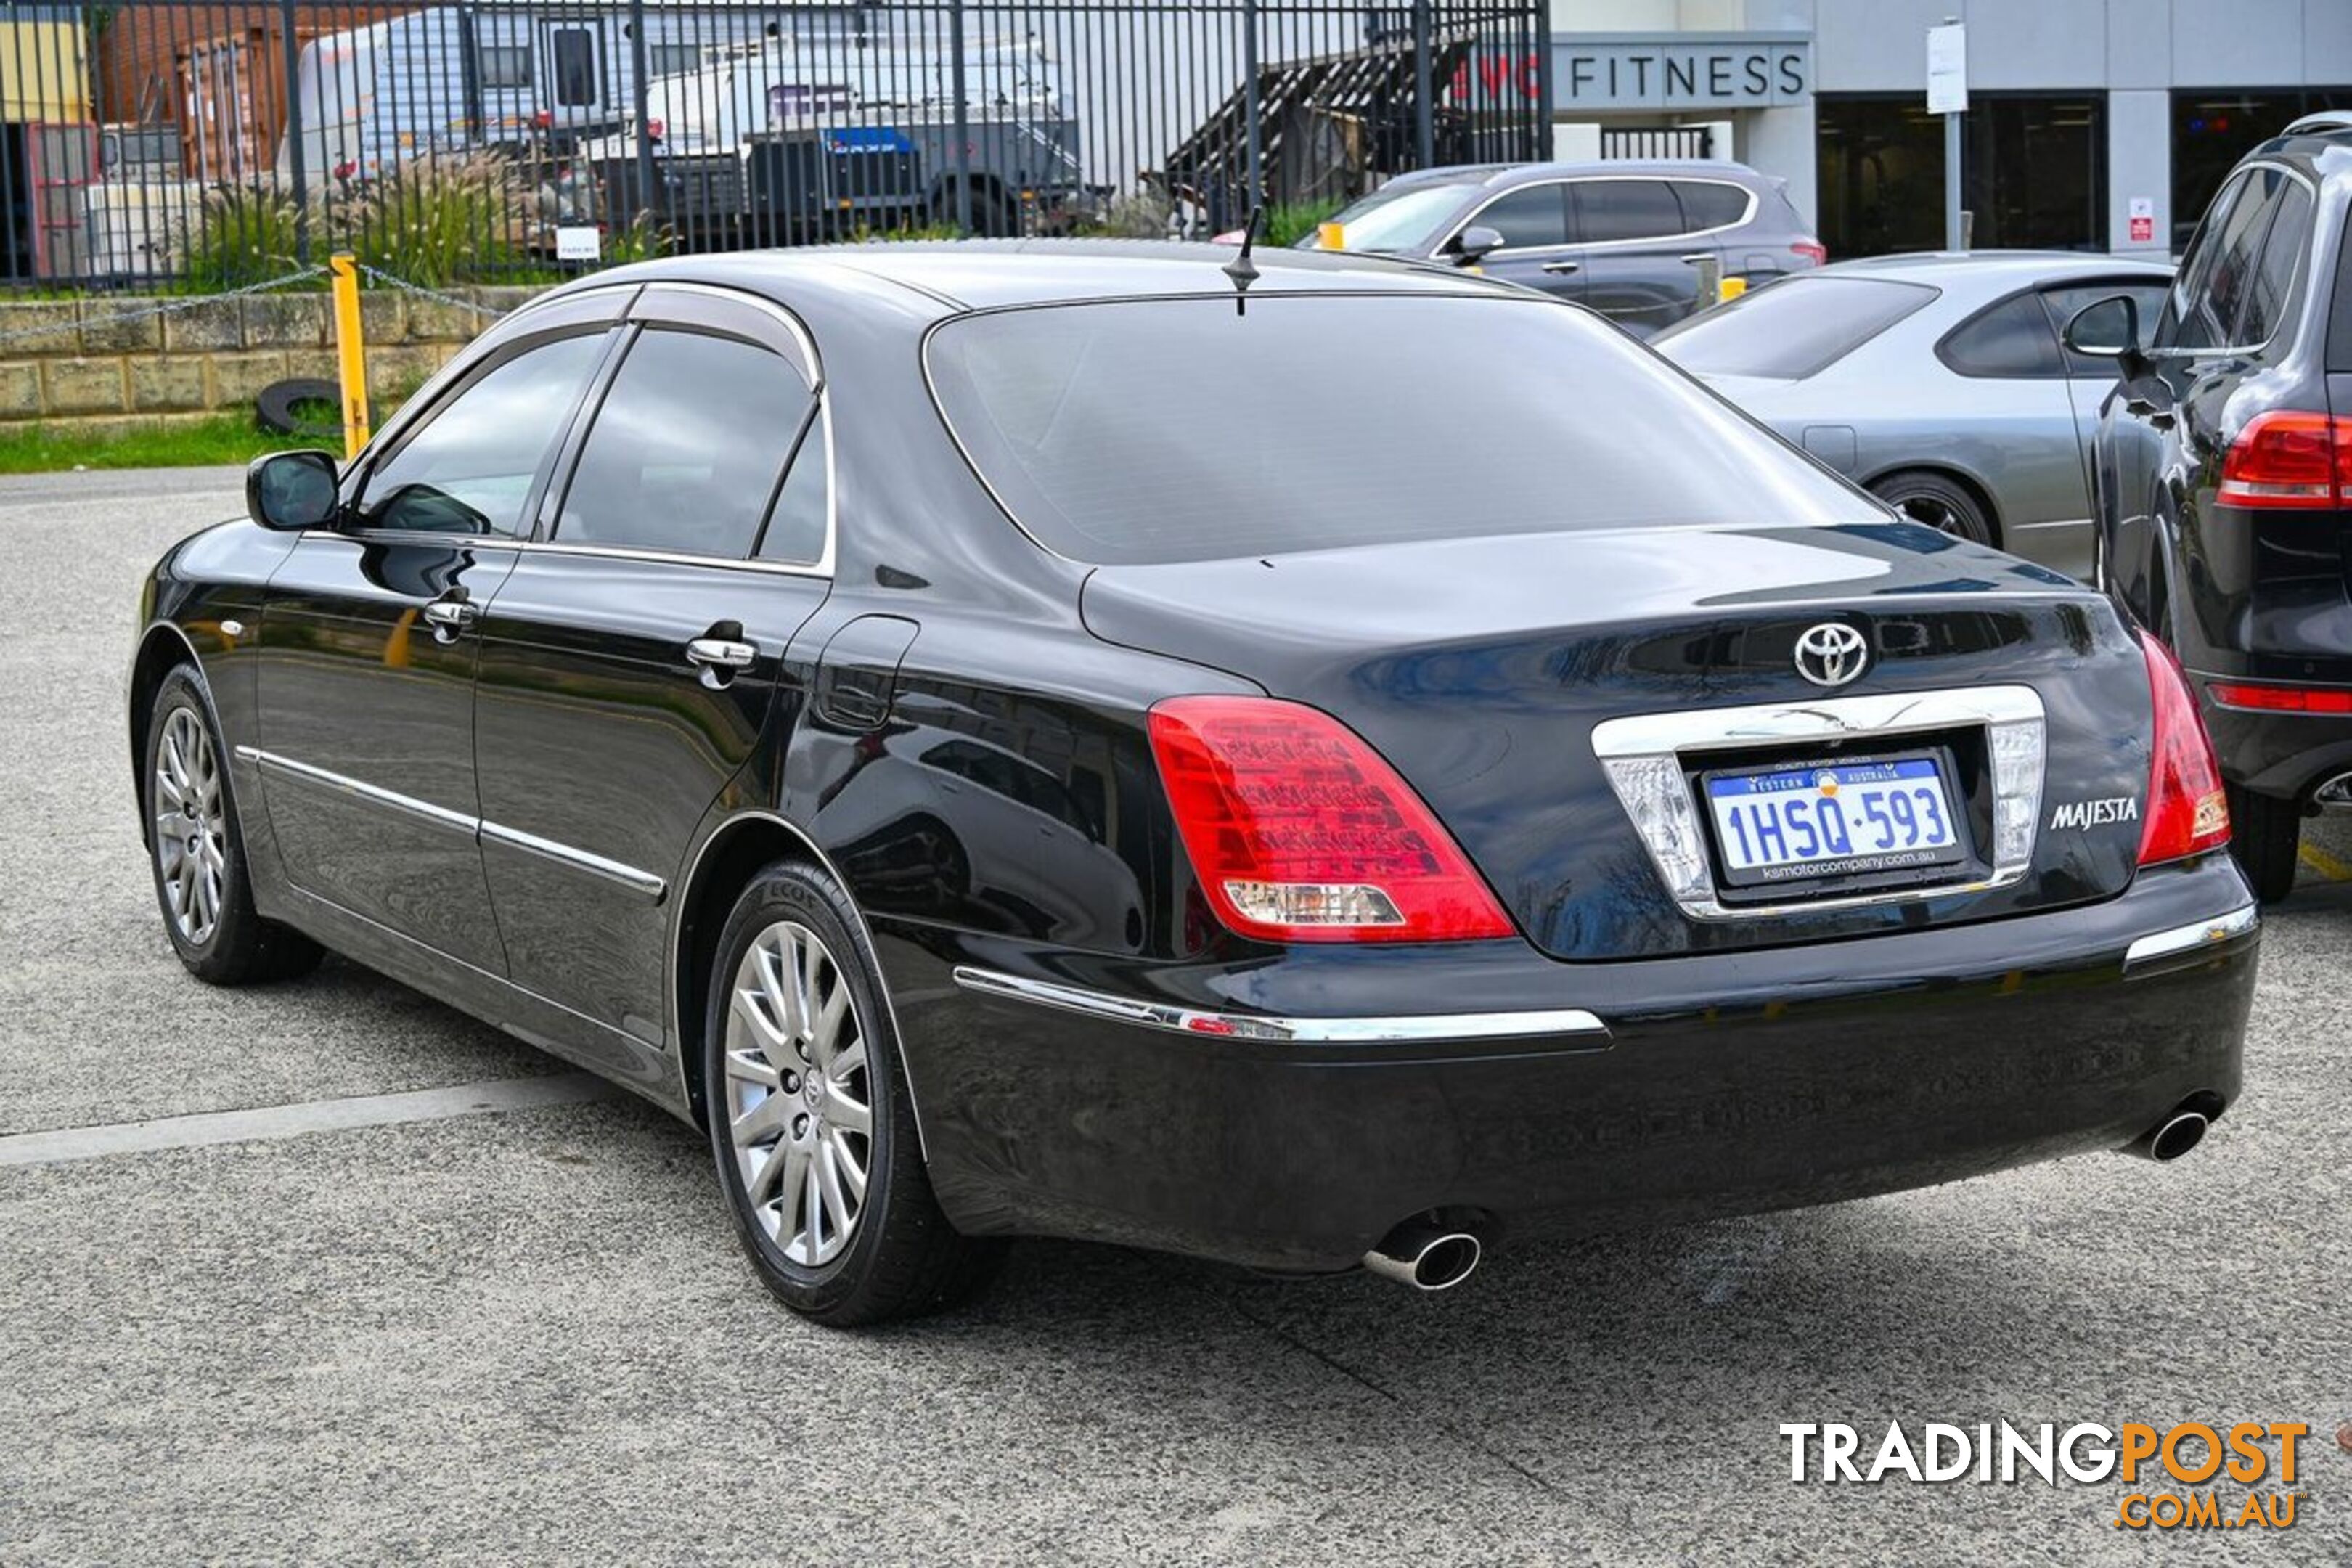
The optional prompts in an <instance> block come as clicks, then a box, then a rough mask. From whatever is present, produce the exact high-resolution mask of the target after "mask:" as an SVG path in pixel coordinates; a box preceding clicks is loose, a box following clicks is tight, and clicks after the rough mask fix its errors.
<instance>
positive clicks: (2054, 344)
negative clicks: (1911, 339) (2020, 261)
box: [1936, 293, 2066, 380]
mask: <svg viewBox="0 0 2352 1568" xmlns="http://www.w3.org/2000/svg"><path fill="white" fill-rule="evenodd" d="M1936 357H1937V358H1938V359H1940V360H1942V361H1943V362H1944V363H1945V364H1946V365H1948V366H1949V367H1950V368H1951V370H1952V371H1953V372H1954V373H1955V374H1959V375H1966V376H1982V377H1993V378H2008V379H2012V380H2013V379H2018V378H2022V377H2032V376H2053V375H2063V374H2066V366H2065V362H2064V361H2063V359H2062V358H2060V356H2059V353H2058V334H2057V333H2056V332H2055V331H2052V330H2051V326H2050V314H2049V312H2048V311H2046V310H2043V309H2042V302H2041V301H2040V300H2037V299H2036V298H2034V296H2033V295H2032V294H2031V293H2025V294H2012V295H2011V296H2010V297H2009V298H2008V299H2006V300H2002V301H2001V302H2000V304H1998V305H1994V306H1992V307H1990V309H1987V310H1979V311H1978V312H1977V313H1976V314H1975V315H1973V316H1970V317H1969V319H1968V320H1967V321H1963V322H1961V323H1960V324H1959V325H1958V326H1957V327H1955V328H1953V329H1952V330H1951V331H1949V332H1947V333H1946V334H1945V335H1944V340H1943V342H1939V343H1937V345H1936Z"/></svg>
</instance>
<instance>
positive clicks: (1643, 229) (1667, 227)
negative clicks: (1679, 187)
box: [1572, 180, 1690, 245]
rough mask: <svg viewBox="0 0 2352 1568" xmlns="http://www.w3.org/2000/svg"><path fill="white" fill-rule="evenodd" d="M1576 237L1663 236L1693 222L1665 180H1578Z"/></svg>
mask: <svg viewBox="0 0 2352 1568" xmlns="http://www.w3.org/2000/svg"><path fill="white" fill-rule="evenodd" d="M1572 189H1573V190H1574V191H1575V193H1576V237H1577V238H1578V239H1579V240H1580V241H1582V242H1583V243H1584V244H1587V245H1598V244H1601V243H1603V242H1605V241H1608V240H1613V239H1664V237H1666V236H1668V235H1671V234H1681V233H1682V232H1684V231H1685V229H1687V228H1688V227H1690V225H1688V224H1686V223H1685V222H1684V221H1683V209H1682V204H1681V203H1679V202H1677V201H1675V188H1674V187H1673V186H1672V185H1669V184H1666V182H1665V181H1664V180H1579V181H1577V182H1576V184H1575V185H1574V186H1573V187H1572Z"/></svg>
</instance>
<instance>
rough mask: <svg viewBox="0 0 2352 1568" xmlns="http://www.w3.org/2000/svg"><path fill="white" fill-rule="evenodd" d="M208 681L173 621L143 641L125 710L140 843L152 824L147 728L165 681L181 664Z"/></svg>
mask: <svg viewBox="0 0 2352 1568" xmlns="http://www.w3.org/2000/svg"><path fill="white" fill-rule="evenodd" d="M181 665H186V666H188V667H189V668H192V669H194V671H195V672H196V675H197V678H198V679H200V680H201V679H204V661H203V660H202V659H200V658H197V657H196V648H195V645H194V643H192V642H190V641H189V640H188V634H187V633H185V632H184V631H182V630H181V629H180V628H179V627H178V626H174V625H173V624H172V623H171V622H170V621H157V622H156V623H155V624H154V625H153V626H149V627H148V628H147V630H146V632H145V633H144V634H143V635H142V637H140V639H139V652H138V654H137V656H136V657H135V658H132V660H131V689H130V691H129V692H128V694H127V699H128V700H127V701H126V703H125V710H126V712H127V715H128V717H129V720H130V731H131V788H132V789H133V790H134V791H136V792H137V798H138V801H139V840H140V842H141V843H142V844H144V843H146V842H147V841H148V837H149V833H150V829H151V827H152V824H151V823H150V822H149V820H148V818H149V816H150V815H151V814H150V813H149V812H148V810H147V767H146V763H145V757H146V752H147V727H148V724H149V722H150V721H151V720H152V718H153V717H154V712H155V699H156V696H157V694H158V693H160V692H161V691H162V690H163V678H164V677H166V676H168V675H170V674H171V673H172V671H173V670H174V669H176V668H179V667H180V666H181Z"/></svg>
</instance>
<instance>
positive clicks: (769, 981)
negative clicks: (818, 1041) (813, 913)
mask: <svg viewBox="0 0 2352 1568" xmlns="http://www.w3.org/2000/svg"><path fill="white" fill-rule="evenodd" d="M791 940H792V939H791V938H790V937H789V936H787V937H784V938H782V941H784V942H790V941H791ZM752 953H753V955H754V957H756V958H757V959H758V961H759V965H760V989H761V992H763V993H764V994H765V999H766V1000H767V1001H768V1002H770V1003H771V1004H772V1005H773V1006H774V1008H775V1014H776V1023H777V1026H778V1028H779V1029H780V1030H781V1031H782V1038H783V1039H784V1040H786V1041H790V1040H792V1039H793V1038H794V1037H797V1036H798V1035H799V1034H800V1032H801V1019H802V1014H801V1012H800V1011H799V1009H798V1008H797V1007H796V1006H795V1005H794V997H793V988H792V985H791V984H789V983H788V982H787V981H786V980H785V978H784V968H785V965H786V964H787V963H788V962H789V961H788V958H787V955H786V954H784V953H782V952H777V951H776V950H775V949H774V948H772V947H770V946H769V945H768V942H767V939H766V938H765V937H762V938H761V939H760V943H759V945H758V946H757V947H755V948H753V949H752Z"/></svg>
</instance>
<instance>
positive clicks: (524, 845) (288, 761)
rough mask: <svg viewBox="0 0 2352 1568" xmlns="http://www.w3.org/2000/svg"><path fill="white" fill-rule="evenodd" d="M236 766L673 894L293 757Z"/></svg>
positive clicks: (255, 753)
mask: <svg viewBox="0 0 2352 1568" xmlns="http://www.w3.org/2000/svg"><path fill="white" fill-rule="evenodd" d="M236 760H237V761H239V762H241V763H252V764H253V765H255V766H257V767H258V768H260V769H261V770H262V771H263V772H265V773H283V774H285V775H286V776H288V777H289V778H298V779H301V780H303V781H304V782H306V783H309V784H318V785H320V787H322V788H325V789H331V790H338V791H340V792H341V793H342V794H344V795H350V796H352V798H353V799H355V800H363V801H366V802H367V803H368V804H369V805H380V806H383V807H386V808H388V809H390V810H393V811H398V812H404V813H406V814H407V815H408V816H415V817H419V818H422V819H423V820H424V821H426V822H429V823H431V824H433V825H434V826H436V827H446V828H447V829H449V831H451V832H452V833H462V834H464V835H466V836H467V837H469V838H471V839H473V840H475V841H476V842H477V843H480V842H483V841H486V840H487V841H488V842H489V843H493V844H503V845H506V846H508V847H510V848H515V849H520V850H522V851H524V852H525V853H527V854H531V855H536V856H539V857H540V858H541V859H545V860H552V861H554V862H555V863H556V864H557V865H559V866H568V867H570V868H572V869H573V870H575V871H585V872H587V873H588V874H589V875H591V876H594V877H602V878H604V879H605V880H607V881H611V882H618V883H619V884H620V885H621V886H623V887H625V888H627V889H629V890H631V891H632V892H636V893H642V894H644V895H645V896H646V898H649V899H651V900H653V901H654V902H656V903H659V902H661V900H662V899H663V898H664V897H665V896H667V893H668V892H669V884H668V883H667V882H666V881H664V880H663V879H661V878H659V877H656V876H655V875H654V874H653V873H652V872H650V871H640V870H638V869H637V868H635V866H624V865H623V864H621V862H619V861H618V860H607V859H606V858H604V857H603V856H602V855H592V854H590V853H589V852H588V851H587V850H585V849H574V848H572V847H571V846H570V845H568V844H558V843H556V842H555V841H554V840H552V839H548V838H541V837H538V836H537V835H536V834H530V833H525V832H523V831H522V830H521V829H520V828H515V827H507V826H501V825H500V824H499V823H495V822H485V821H483V820H482V819H481V818H480V817H478V816H467V815H466V814H465V813H464V812H460V811H451V810H450V809H449V808H448V807H446V806H442V805H434V804H433V803H432V802H431V801H429V800H419V799H417V798H416V797H415V795H402V794H399V793H398V792H397V791H394V790H388V789H382V788H379V787H378V786H376V785H374V784H364V783H362V782H361V781H360V780H358V779H355V778H349V777H346V776H345V775H343V774H341V773H330V772H328V771H327V770H326V769H325V768H315V767H312V766H311V765H310V763H298V762H296V761H294V759H293V758H291V757H281V756H279V755H278V753H277V752H265V751H262V750H260V749H259V748H258V747H255V746H239V747H237V748H236Z"/></svg>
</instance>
